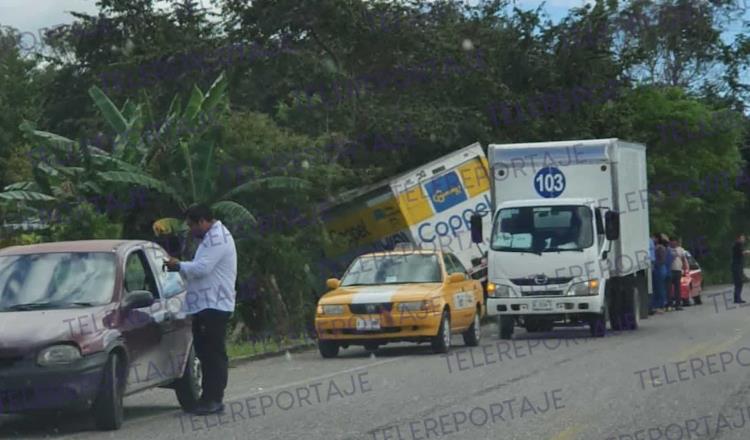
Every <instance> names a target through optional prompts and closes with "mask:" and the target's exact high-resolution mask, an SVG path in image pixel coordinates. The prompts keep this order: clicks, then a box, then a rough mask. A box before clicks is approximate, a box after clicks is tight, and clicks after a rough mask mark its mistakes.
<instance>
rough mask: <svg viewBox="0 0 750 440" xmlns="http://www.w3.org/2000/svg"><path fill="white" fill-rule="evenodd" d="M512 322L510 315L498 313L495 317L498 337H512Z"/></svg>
mask: <svg viewBox="0 0 750 440" xmlns="http://www.w3.org/2000/svg"><path fill="white" fill-rule="evenodd" d="M514 324H515V323H514V322H513V317H512V316H503V315H500V316H498V317H497V326H498V327H500V339H511V338H513V325H514Z"/></svg>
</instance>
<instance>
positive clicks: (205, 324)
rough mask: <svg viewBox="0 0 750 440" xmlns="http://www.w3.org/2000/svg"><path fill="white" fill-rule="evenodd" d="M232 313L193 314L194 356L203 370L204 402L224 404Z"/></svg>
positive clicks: (201, 312) (213, 311) (206, 312)
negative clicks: (227, 342)
mask: <svg viewBox="0 0 750 440" xmlns="http://www.w3.org/2000/svg"><path fill="white" fill-rule="evenodd" d="M231 315H232V314H231V313H230V312H223V311H221V310H215V309H205V310H201V311H200V312H198V313H196V314H195V315H193V341H194V343H195V354H196V355H197V356H198V359H200V361H201V368H202V369H203V383H202V385H203V396H201V400H202V401H204V402H222V401H223V400H224V389H225V388H226V387H227V381H228V379H229V372H228V369H229V358H228V357H227V348H226V335H227V324H228V323H229V318H230V316H231Z"/></svg>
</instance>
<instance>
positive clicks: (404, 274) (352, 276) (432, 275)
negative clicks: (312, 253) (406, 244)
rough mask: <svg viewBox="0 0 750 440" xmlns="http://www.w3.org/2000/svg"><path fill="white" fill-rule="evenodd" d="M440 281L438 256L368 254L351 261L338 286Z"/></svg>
mask: <svg viewBox="0 0 750 440" xmlns="http://www.w3.org/2000/svg"><path fill="white" fill-rule="evenodd" d="M441 281H442V274H441V271H440V263H439V261H438V257H437V255H419V254H393V255H368V256H363V257H359V258H357V259H356V260H354V262H353V263H352V265H351V266H349V269H348V270H347V271H346V273H345V274H344V277H343V278H342V280H341V286H369V285H374V284H404V283H439V282H441Z"/></svg>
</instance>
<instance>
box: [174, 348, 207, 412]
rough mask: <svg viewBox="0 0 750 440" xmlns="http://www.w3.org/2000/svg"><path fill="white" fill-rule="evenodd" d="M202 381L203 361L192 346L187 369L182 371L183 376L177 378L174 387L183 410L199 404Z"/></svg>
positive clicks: (189, 409)
mask: <svg viewBox="0 0 750 440" xmlns="http://www.w3.org/2000/svg"><path fill="white" fill-rule="evenodd" d="M202 381H203V369H202V368H201V361H200V360H199V359H198V356H196V355H195V348H194V347H190V356H188V360H187V365H185V371H184V372H183V373H182V377H181V378H179V379H178V380H177V382H176V383H175V387H174V392H175V394H176V395H177V401H178V402H180V407H181V408H182V409H183V410H185V411H191V410H192V409H193V408H195V407H196V406H197V405H198V400H199V399H200V397H201V389H202V388H203V385H202Z"/></svg>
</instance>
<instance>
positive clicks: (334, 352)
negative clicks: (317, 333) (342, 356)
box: [318, 340, 339, 359]
mask: <svg viewBox="0 0 750 440" xmlns="http://www.w3.org/2000/svg"><path fill="white" fill-rule="evenodd" d="M318 350H319V351H320V355H321V356H323V357H324V358H326V359H330V358H335V357H336V356H338V355H339V344H338V343H336V342H333V341H321V340H319V341H318Z"/></svg>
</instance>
